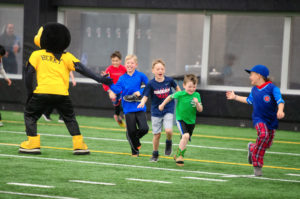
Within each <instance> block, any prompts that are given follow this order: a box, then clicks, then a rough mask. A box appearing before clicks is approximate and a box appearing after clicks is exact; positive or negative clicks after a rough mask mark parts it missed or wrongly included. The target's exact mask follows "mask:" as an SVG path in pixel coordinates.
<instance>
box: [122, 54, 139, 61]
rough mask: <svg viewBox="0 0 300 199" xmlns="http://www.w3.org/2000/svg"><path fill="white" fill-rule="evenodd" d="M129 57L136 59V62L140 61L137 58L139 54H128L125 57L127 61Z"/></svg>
mask: <svg viewBox="0 0 300 199" xmlns="http://www.w3.org/2000/svg"><path fill="white" fill-rule="evenodd" d="M129 59H133V60H134V61H135V63H138V58H137V56H136V55H134V54H131V55H127V56H126V57H125V62H127V60H129Z"/></svg>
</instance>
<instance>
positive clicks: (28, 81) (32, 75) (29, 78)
mask: <svg viewBox="0 0 300 199" xmlns="http://www.w3.org/2000/svg"><path fill="white" fill-rule="evenodd" d="M24 77H25V85H26V89H27V93H28V98H27V102H28V101H29V100H30V98H31V97H32V95H33V91H34V89H35V87H36V85H37V80H36V71H35V68H34V67H33V66H32V65H31V64H30V62H27V65H26V67H25V70H24Z"/></svg>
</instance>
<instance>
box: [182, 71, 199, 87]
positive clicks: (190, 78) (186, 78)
mask: <svg viewBox="0 0 300 199" xmlns="http://www.w3.org/2000/svg"><path fill="white" fill-rule="evenodd" d="M188 82H193V84H195V85H196V84H197V83H198V78H197V77H196V75H194V74H188V75H185V76H184V79H183V84H184V85H186V84H187V83H188Z"/></svg>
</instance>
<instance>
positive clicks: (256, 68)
mask: <svg viewBox="0 0 300 199" xmlns="http://www.w3.org/2000/svg"><path fill="white" fill-rule="evenodd" d="M245 71H246V72H247V73H251V72H256V73H258V74H260V75H262V76H264V77H268V76H269V69H268V68H267V67H266V66H264V65H256V66H253V68H252V69H251V70H249V69H245Z"/></svg>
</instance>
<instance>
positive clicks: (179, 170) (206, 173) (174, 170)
mask: <svg viewBox="0 0 300 199" xmlns="http://www.w3.org/2000/svg"><path fill="white" fill-rule="evenodd" d="M1 156H2V157H12V158H24V159H35V160H46V161H57V162H71V163H81V164H94V165H104V166H115V167H129V168H139V169H152V170H159V171H171V172H180V173H194V174H205V175H217V176H224V175H225V176H228V175H232V174H226V173H213V172H205V171H191V170H183V169H168V168H160V167H149V166H138V165H128V164H115V163H106V162H92V161H82V160H70V159H58V158H44V157H36V156H22V155H9V154H0V157H1Z"/></svg>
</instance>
